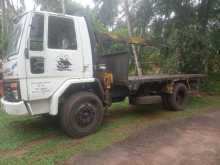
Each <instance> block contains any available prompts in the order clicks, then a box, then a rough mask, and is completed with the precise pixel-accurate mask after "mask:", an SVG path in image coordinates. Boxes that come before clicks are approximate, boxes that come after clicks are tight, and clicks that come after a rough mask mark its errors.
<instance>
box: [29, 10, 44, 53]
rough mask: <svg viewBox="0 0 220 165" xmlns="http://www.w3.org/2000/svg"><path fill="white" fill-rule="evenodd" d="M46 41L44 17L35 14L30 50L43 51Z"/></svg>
mask: <svg viewBox="0 0 220 165" xmlns="http://www.w3.org/2000/svg"><path fill="white" fill-rule="evenodd" d="M43 41H44V15H41V14H35V15H34V17H33V19H32V23H31V32H30V50H31V51H42V50H43Z"/></svg>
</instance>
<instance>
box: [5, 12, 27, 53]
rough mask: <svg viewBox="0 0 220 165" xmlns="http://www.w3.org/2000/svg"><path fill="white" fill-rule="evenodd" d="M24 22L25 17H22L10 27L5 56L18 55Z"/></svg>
mask: <svg viewBox="0 0 220 165" xmlns="http://www.w3.org/2000/svg"><path fill="white" fill-rule="evenodd" d="M25 21H26V15H25V16H23V17H22V18H21V19H20V20H19V21H18V22H17V23H16V24H14V25H13V26H11V27H12V28H11V29H10V32H9V38H8V49H7V56H8V57H9V56H13V55H15V54H17V53H18V51H19V47H20V39H21V36H22V31H23V27H24V24H25Z"/></svg>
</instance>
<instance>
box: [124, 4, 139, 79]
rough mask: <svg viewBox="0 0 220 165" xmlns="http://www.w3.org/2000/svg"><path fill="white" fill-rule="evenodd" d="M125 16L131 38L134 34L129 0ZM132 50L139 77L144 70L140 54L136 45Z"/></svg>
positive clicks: (132, 46)
mask: <svg viewBox="0 0 220 165" xmlns="http://www.w3.org/2000/svg"><path fill="white" fill-rule="evenodd" d="M125 15H126V18H127V26H128V35H129V37H132V36H133V34H132V27H131V18H130V12H129V5H128V0H125ZM131 48H132V52H133V55H134V60H135V67H136V69H137V73H138V76H142V69H141V66H140V63H139V60H138V53H137V50H136V48H135V45H134V44H132V45H131Z"/></svg>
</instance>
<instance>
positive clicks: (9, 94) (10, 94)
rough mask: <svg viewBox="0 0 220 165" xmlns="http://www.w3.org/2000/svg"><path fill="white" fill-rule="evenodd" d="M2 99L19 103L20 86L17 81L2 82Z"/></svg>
mask: <svg viewBox="0 0 220 165" xmlns="http://www.w3.org/2000/svg"><path fill="white" fill-rule="evenodd" d="M4 97H5V99H6V100H8V101H12V102H14V101H20V99H21V95H20V85H19V81H18V80H13V81H4Z"/></svg>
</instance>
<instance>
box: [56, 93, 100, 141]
mask: <svg viewBox="0 0 220 165" xmlns="http://www.w3.org/2000/svg"><path fill="white" fill-rule="evenodd" d="M103 116H104V108H103V104H102V102H101V100H100V99H99V97H98V96H96V95H95V94H93V93H90V92H80V93H77V94H74V95H72V96H71V97H70V98H69V99H68V100H67V101H66V103H65V104H64V107H63V109H62V110H61V113H60V120H61V126H62V128H63V130H64V131H65V132H66V133H67V134H68V135H69V136H70V137H83V136H87V135H89V134H91V133H94V132H96V131H97V129H98V128H99V127H100V125H101V123H102V121H103Z"/></svg>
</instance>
